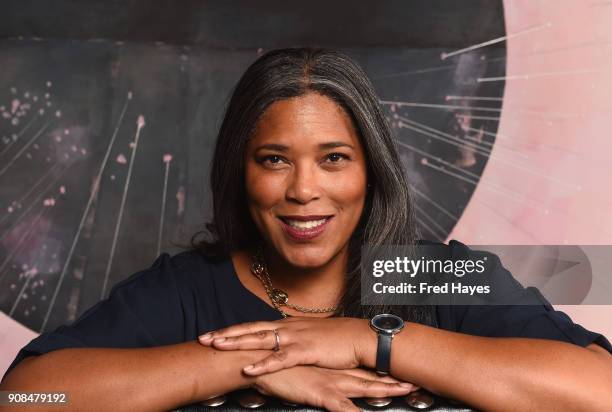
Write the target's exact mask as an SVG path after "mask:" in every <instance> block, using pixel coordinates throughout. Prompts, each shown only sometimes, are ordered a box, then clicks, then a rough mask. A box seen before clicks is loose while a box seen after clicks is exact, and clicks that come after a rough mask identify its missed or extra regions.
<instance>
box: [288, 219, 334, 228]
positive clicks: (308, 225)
mask: <svg viewBox="0 0 612 412" xmlns="http://www.w3.org/2000/svg"><path fill="white" fill-rule="evenodd" d="M326 220H327V219H321V220H309V221H307V222H303V221H301V220H290V219H286V220H285V221H286V222H287V223H288V224H289V226H292V227H294V228H296V229H300V230H306V229H312V228H313V227H317V226H320V225H322V224H323V223H325V221H326Z"/></svg>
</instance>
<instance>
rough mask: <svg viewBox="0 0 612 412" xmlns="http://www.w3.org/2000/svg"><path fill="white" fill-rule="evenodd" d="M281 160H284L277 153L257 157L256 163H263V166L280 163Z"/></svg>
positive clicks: (273, 165) (272, 165)
mask: <svg viewBox="0 0 612 412" xmlns="http://www.w3.org/2000/svg"><path fill="white" fill-rule="evenodd" d="M281 161H284V159H283V158H282V157H281V156H279V155H268V156H262V157H260V158H259V159H257V162H258V163H260V164H263V165H264V166H271V167H275V166H276V165H280V164H281Z"/></svg>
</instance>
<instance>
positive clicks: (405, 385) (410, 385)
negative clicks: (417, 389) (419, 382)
mask: <svg viewBox="0 0 612 412" xmlns="http://www.w3.org/2000/svg"><path fill="white" fill-rule="evenodd" d="M399 385H400V386H401V387H403V388H412V384H411V383H408V382H401V383H400V384H399Z"/></svg>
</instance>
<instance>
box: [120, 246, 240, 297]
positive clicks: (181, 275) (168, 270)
mask: <svg viewBox="0 0 612 412" xmlns="http://www.w3.org/2000/svg"><path fill="white" fill-rule="evenodd" d="M228 259H229V258H228ZM226 263H227V259H224V258H220V259H212V258H210V257H207V256H206V255H205V254H204V253H202V252H201V251H200V250H198V249H190V250H185V251H182V252H179V253H176V254H174V255H172V256H171V255H170V254H169V253H162V254H160V255H159V256H158V257H157V258H156V259H155V260H154V261H153V263H152V264H151V266H149V267H148V268H144V269H141V270H139V271H137V272H135V273H133V274H132V275H131V276H129V277H127V278H125V279H123V280H121V281H119V282H117V283H116V284H115V285H114V286H113V288H112V290H111V295H112V294H113V293H116V292H118V291H122V292H124V293H125V292H129V291H130V290H141V289H143V288H146V289H157V290H159V291H166V292H167V291H169V290H177V289H182V288H183V287H185V286H187V287H193V286H194V285H195V284H202V283H206V282H210V281H211V280H212V279H213V278H214V276H216V275H217V274H219V273H220V272H222V271H224V270H226V268H227V266H226V265H225V264H226Z"/></svg>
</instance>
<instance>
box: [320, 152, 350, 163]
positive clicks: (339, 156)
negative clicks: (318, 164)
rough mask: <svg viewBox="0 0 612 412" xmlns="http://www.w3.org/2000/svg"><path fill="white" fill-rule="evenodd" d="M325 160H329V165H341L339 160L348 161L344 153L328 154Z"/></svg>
mask: <svg viewBox="0 0 612 412" xmlns="http://www.w3.org/2000/svg"><path fill="white" fill-rule="evenodd" d="M325 158H326V159H328V160H330V163H341V160H350V158H349V157H348V156H347V155H345V154H344V153H330V154H328V155H327V156H325Z"/></svg>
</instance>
